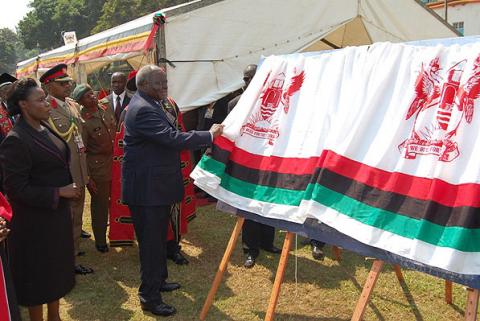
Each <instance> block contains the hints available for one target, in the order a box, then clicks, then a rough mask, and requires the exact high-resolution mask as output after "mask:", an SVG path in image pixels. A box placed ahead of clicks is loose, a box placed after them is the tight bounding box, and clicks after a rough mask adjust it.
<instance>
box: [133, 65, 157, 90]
mask: <svg viewBox="0 0 480 321" xmlns="http://www.w3.org/2000/svg"><path fill="white" fill-rule="evenodd" d="M157 70H161V71H163V68H160V67H158V66H155V65H146V66H143V67H142V68H140V70H139V71H138V72H137V75H136V77H135V78H136V79H135V83H136V84H137V88H145V86H147V85H148V84H149V83H150V77H151V75H152V73H153V72H154V71H157Z"/></svg>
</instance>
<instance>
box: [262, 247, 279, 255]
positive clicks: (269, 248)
mask: <svg viewBox="0 0 480 321" xmlns="http://www.w3.org/2000/svg"><path fill="white" fill-rule="evenodd" d="M263 250H265V251H267V252H270V253H273V254H278V253H282V250H281V249H279V248H278V247H276V246H273V245H272V246H271V247H266V248H264V249H263Z"/></svg>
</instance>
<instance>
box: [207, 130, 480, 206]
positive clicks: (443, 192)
mask: <svg viewBox="0 0 480 321" xmlns="http://www.w3.org/2000/svg"><path fill="white" fill-rule="evenodd" d="M215 145H217V146H218V147H220V148H221V149H223V150H226V151H228V152H230V153H231V154H230V160H231V161H233V162H235V163H237V164H239V165H242V166H245V167H249V168H253V169H258V170H263V171H273V172H278V173H286V174H295V175H312V174H313V173H314V171H315V169H317V168H326V169H328V170H330V171H332V172H335V173H337V174H340V175H343V176H345V177H348V178H350V179H352V180H355V181H357V182H360V183H363V184H366V185H369V186H372V187H374V188H377V189H381V190H384V191H388V192H393V193H397V194H401V195H405V196H408V197H412V198H417V199H421V200H432V201H435V202H438V203H440V204H442V205H445V206H450V207H457V206H472V207H480V184H475V183H465V184H458V185H455V184H450V183H447V182H445V181H443V180H440V179H436V178H435V179H429V178H423V177H416V176H412V175H407V174H403V173H398V172H388V171H385V170H381V169H378V168H375V167H371V166H368V165H365V164H362V163H360V162H357V161H354V160H352V159H349V158H346V157H343V156H341V155H338V154H336V153H335V152H333V151H329V150H324V151H323V152H322V154H321V155H320V157H311V158H285V157H278V156H261V155H255V154H252V153H249V152H247V151H245V150H242V149H240V148H238V147H236V146H235V145H234V143H233V142H231V141H230V140H228V139H226V138H224V137H222V136H220V137H218V138H217V139H215ZM399 157H400V156H399Z"/></svg>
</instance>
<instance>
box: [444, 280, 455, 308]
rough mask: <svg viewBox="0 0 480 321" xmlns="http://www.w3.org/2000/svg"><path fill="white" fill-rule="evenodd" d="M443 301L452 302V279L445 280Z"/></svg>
mask: <svg viewBox="0 0 480 321" xmlns="http://www.w3.org/2000/svg"><path fill="white" fill-rule="evenodd" d="M445 302H447V304H452V303H453V292H452V281H448V280H445Z"/></svg>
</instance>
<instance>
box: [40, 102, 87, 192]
mask: <svg viewBox="0 0 480 321" xmlns="http://www.w3.org/2000/svg"><path fill="white" fill-rule="evenodd" d="M47 100H48V102H49V103H50V105H51V106H52V109H51V110H50V118H49V120H48V123H49V125H50V126H51V127H52V129H53V130H54V131H55V132H57V133H58V134H59V135H60V136H61V137H62V138H63V139H64V140H65V141H66V142H67V144H68V148H69V149H70V173H71V175H72V179H73V182H74V183H75V184H76V185H77V186H78V187H83V186H85V185H86V184H87V183H88V180H89V177H88V169H87V160H86V154H85V147H84V144H83V138H84V137H83V135H84V133H83V123H84V121H83V119H82V117H81V115H80V105H78V104H77V103H76V102H75V101H74V100H73V99H70V98H66V99H65V101H64V102H63V101H61V100H58V99H56V98H55V97H52V96H48V98H47ZM82 145H83V147H82Z"/></svg>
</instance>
